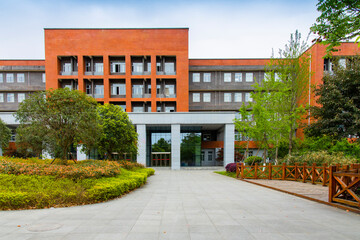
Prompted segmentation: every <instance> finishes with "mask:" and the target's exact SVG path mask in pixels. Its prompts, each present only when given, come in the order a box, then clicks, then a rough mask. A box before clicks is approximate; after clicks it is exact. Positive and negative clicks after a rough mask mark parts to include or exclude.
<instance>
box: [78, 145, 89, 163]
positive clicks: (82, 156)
mask: <svg viewBox="0 0 360 240" xmlns="http://www.w3.org/2000/svg"><path fill="white" fill-rule="evenodd" d="M81 149H82V145H78V146H77V148H76V160H78V161H83V160H86V159H87V156H86V153H84V152H83V151H82V150H81Z"/></svg>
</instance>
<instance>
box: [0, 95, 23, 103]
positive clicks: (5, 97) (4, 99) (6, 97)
mask: <svg viewBox="0 0 360 240" xmlns="http://www.w3.org/2000/svg"><path fill="white" fill-rule="evenodd" d="M15 97H16V98H17V102H18V103H21V102H22V101H24V100H25V98H26V95H25V93H16V94H15V93H0V103H3V102H8V103H14V102H15Z"/></svg>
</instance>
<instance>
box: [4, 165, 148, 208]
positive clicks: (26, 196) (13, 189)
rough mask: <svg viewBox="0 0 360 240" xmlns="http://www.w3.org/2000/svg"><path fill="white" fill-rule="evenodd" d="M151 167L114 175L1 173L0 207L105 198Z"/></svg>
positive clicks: (136, 182) (132, 185) (130, 186)
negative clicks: (93, 176)
mask: <svg viewBox="0 0 360 240" xmlns="http://www.w3.org/2000/svg"><path fill="white" fill-rule="evenodd" d="M152 174H154V170H153V169H148V168H140V169H133V171H128V170H125V169H121V174H120V175H117V176H115V177H103V178H98V179H95V178H88V179H78V180H73V179H68V178H60V179H59V178H57V177H55V176H38V175H13V174H0V209H1V210H6V209H27V208H48V207H58V206H59V207H60V206H61V207H63V206H73V205H81V204H88V203H94V202H99V201H106V200H109V199H112V198H116V197H119V196H121V195H123V194H124V193H127V192H129V191H132V190H134V189H136V188H138V187H140V186H141V185H143V184H144V183H146V180H147V177H148V176H150V175H152Z"/></svg>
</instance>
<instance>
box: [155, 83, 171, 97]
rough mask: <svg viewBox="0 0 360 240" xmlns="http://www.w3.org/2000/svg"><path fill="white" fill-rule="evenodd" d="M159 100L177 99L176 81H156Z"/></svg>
mask: <svg viewBox="0 0 360 240" xmlns="http://www.w3.org/2000/svg"><path fill="white" fill-rule="evenodd" d="M156 97H157V98H176V80H175V79H164V80H163V79H157V80H156Z"/></svg>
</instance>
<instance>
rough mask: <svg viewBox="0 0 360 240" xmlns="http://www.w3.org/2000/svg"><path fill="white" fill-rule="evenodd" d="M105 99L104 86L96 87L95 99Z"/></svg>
mask: <svg viewBox="0 0 360 240" xmlns="http://www.w3.org/2000/svg"><path fill="white" fill-rule="evenodd" d="M103 97H104V85H95V87H94V98H103Z"/></svg>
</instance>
